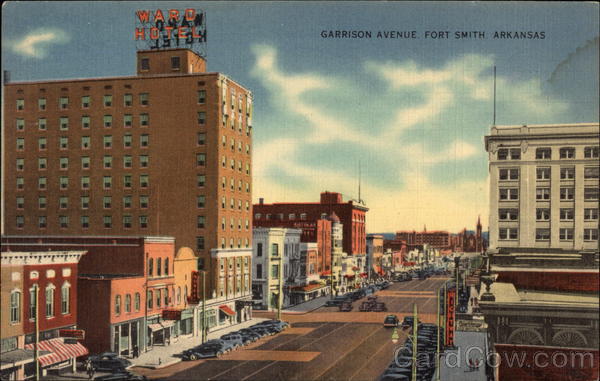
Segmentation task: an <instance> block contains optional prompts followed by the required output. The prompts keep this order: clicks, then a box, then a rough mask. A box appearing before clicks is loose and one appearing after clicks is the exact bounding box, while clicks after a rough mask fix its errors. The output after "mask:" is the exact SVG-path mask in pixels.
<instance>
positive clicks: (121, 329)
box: [111, 319, 143, 356]
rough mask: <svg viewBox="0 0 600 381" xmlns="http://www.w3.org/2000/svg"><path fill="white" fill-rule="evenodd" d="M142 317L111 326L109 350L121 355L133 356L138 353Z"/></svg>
mask: <svg viewBox="0 0 600 381" xmlns="http://www.w3.org/2000/svg"><path fill="white" fill-rule="evenodd" d="M142 324H143V319H135V320H130V321H127V322H124V323H119V324H115V325H112V326H111V332H112V337H113V342H112V348H111V350H112V351H113V352H115V353H118V354H120V355H123V356H133V355H134V353H135V352H137V353H138V354H139V353H140V346H141V344H142V343H141V342H140V329H141V327H142Z"/></svg>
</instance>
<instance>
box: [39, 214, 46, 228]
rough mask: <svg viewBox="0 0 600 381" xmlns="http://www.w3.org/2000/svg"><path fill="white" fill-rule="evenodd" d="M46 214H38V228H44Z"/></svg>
mask: <svg viewBox="0 0 600 381" xmlns="http://www.w3.org/2000/svg"><path fill="white" fill-rule="evenodd" d="M46 221H47V220H46V216H39V217H38V228H40V229H45V228H46V226H47V222H46Z"/></svg>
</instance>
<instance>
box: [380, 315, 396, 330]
mask: <svg viewBox="0 0 600 381" xmlns="http://www.w3.org/2000/svg"><path fill="white" fill-rule="evenodd" d="M398 323H400V320H398V316H396V315H388V316H386V317H385V319H383V326H384V327H397V326H398Z"/></svg>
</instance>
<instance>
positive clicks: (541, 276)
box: [497, 271, 599, 293]
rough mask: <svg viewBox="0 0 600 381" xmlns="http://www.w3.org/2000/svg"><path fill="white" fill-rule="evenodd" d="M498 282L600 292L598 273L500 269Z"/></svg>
mask: <svg viewBox="0 0 600 381" xmlns="http://www.w3.org/2000/svg"><path fill="white" fill-rule="evenodd" d="M497 281H498V282H504V283H513V284H514V285H515V286H516V287H517V288H523V289H531V290H547V291H583V292H596V293H597V292H598V289H599V288H598V284H599V278H598V273H597V272H595V273H590V272H586V273H583V272H576V271H569V272H558V271H547V272H546V271H545V272H541V271H540V272H535V271H500V272H499V273H498V279H497Z"/></svg>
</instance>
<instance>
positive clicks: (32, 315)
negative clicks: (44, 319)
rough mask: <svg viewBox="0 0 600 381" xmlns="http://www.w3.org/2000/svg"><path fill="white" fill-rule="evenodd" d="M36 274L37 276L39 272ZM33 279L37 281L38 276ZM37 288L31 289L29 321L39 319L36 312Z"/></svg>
mask: <svg viewBox="0 0 600 381" xmlns="http://www.w3.org/2000/svg"><path fill="white" fill-rule="evenodd" d="M33 273H34V272H32V274H31V275H33ZM35 274H37V272H35ZM31 279H37V275H36V277H35V278H33V276H32V278H31ZM35 286H37V284H36V285H34V287H32V288H30V289H29V319H35V318H36V317H37V311H36V306H37V301H36V300H35V299H36V292H35Z"/></svg>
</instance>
